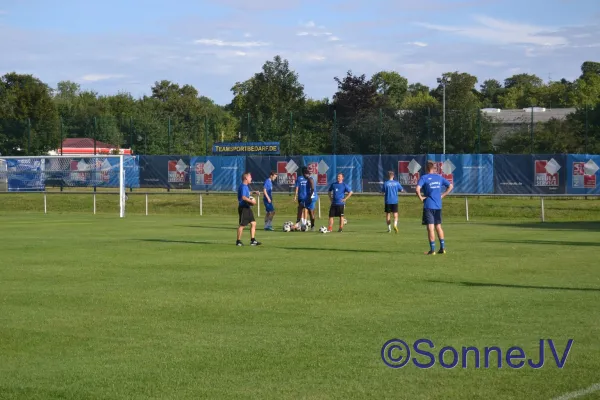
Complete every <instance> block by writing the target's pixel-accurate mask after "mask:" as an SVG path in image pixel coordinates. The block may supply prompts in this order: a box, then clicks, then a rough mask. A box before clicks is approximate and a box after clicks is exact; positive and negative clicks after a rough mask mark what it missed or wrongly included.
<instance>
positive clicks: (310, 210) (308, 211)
mask: <svg viewBox="0 0 600 400" xmlns="http://www.w3.org/2000/svg"><path fill="white" fill-rule="evenodd" d="M318 201H319V195H318V194H317V192H316V191H315V192H313V194H312V198H311V202H310V204H309V205H308V206H307V207H306V208H305V209H304V220H305V221H308V217H309V216H310V230H311V231H314V230H315V206H316V204H317V202H318Z"/></svg>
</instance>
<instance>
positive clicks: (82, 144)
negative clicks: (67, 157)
mask: <svg viewBox="0 0 600 400" xmlns="http://www.w3.org/2000/svg"><path fill="white" fill-rule="evenodd" d="M62 147H63V148H65V147H68V148H71V149H89V148H94V139H90V138H67V139H64V140H63V143H62ZM116 147H117V146H113V145H112V144H108V143H105V142H100V141H98V140H96V148H106V149H113V148H116Z"/></svg>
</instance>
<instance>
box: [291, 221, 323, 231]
mask: <svg viewBox="0 0 600 400" xmlns="http://www.w3.org/2000/svg"><path fill="white" fill-rule="evenodd" d="M311 227H312V224H311V223H310V221H307V222H306V224H301V223H294V222H292V221H285V222H284V223H283V231H284V232H292V231H294V232H295V231H301V232H306V231H307V230H309V229H310V228H311ZM319 232H321V233H327V232H329V230H328V229H327V227H326V226H322V227H320V228H319Z"/></svg>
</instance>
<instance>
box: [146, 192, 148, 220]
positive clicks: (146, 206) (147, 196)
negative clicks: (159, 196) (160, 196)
mask: <svg viewBox="0 0 600 400" xmlns="http://www.w3.org/2000/svg"><path fill="white" fill-rule="evenodd" d="M146 215H148V193H146Z"/></svg>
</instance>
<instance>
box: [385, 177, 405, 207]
mask: <svg viewBox="0 0 600 400" xmlns="http://www.w3.org/2000/svg"><path fill="white" fill-rule="evenodd" d="M403 190H404V188H403V187H402V185H401V184H400V182H398V181H395V180H393V179H390V180H389V181H386V182H384V183H383V186H382V187H381V193H385V204H398V192H401V191H403Z"/></svg>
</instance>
